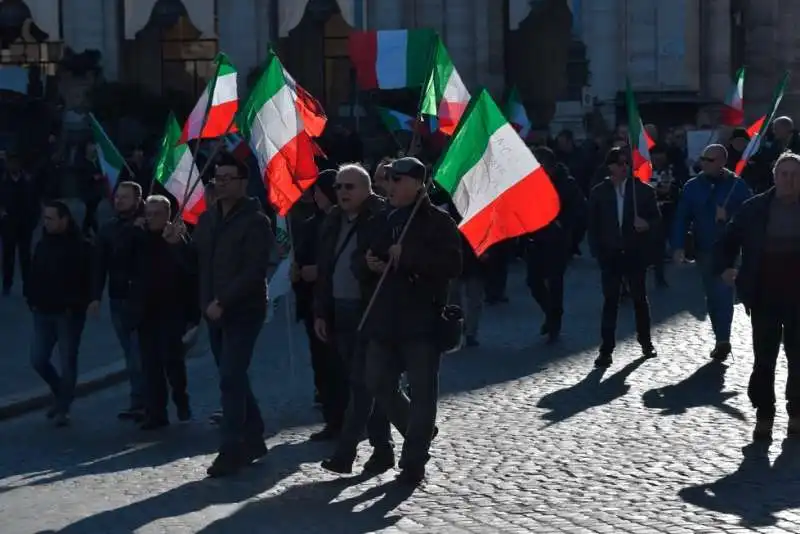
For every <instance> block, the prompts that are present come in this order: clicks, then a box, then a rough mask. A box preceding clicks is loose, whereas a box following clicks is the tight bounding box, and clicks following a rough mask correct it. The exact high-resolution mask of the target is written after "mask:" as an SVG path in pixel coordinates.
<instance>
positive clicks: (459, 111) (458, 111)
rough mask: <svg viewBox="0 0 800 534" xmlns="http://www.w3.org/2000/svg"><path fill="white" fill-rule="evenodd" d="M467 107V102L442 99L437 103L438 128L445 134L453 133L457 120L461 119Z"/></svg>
mask: <svg viewBox="0 0 800 534" xmlns="http://www.w3.org/2000/svg"><path fill="white" fill-rule="evenodd" d="M466 109H467V104H466V103H464V102H447V101H445V100H442V102H441V103H440V104H439V115H438V116H437V119H438V120H439V129H440V130H441V131H442V132H444V133H446V134H447V135H453V132H455V131H456V126H458V121H460V120H461V115H463V114H464V111H466Z"/></svg>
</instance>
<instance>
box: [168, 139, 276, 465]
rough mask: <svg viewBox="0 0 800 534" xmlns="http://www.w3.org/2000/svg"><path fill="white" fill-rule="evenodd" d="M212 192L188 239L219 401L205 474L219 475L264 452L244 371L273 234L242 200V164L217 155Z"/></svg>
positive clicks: (253, 204) (255, 206)
mask: <svg viewBox="0 0 800 534" xmlns="http://www.w3.org/2000/svg"><path fill="white" fill-rule="evenodd" d="M214 191H215V194H216V197H217V203H216V205H215V206H209V208H208V210H207V211H206V212H205V213H203V215H202V216H201V217H200V220H199V221H198V223H197V226H196V227H195V230H194V233H193V234H192V237H191V239H192V241H193V242H194V245H195V249H196V252H197V266H198V270H199V273H198V274H199V280H200V306H201V310H202V311H203V314H204V316H205V318H206V320H207V322H208V331H209V342H210V345H211V351H212V352H213V353H214V357H215V359H216V360H217V364H218V366H219V387H220V392H221V397H222V425H221V426H222V444H221V446H220V449H219V454H218V456H217V457H216V459H215V460H214V462H213V464H212V465H211V466H210V467H209V468H208V475H209V476H211V477H222V476H228V475H232V474H235V473H236V472H238V471H239V470H240V469H241V468H242V467H245V466H246V465H248V464H250V463H252V462H254V461H256V460H257V459H259V458H261V457H262V456H264V455H265V454H266V453H267V448H266V445H265V444H264V436H263V434H264V422H263V420H262V419H261V412H260V410H259V408H258V403H257V402H256V398H255V396H254V395H253V392H252V390H251V388H250V380H249V377H248V375H247V371H248V368H249V367H250V360H251V359H252V357H253V349H254V348H255V343H256V339H257V338H258V334H259V332H260V331H261V327H262V325H263V324H264V319H265V316H266V308H267V288H266V277H267V270H268V268H269V265H270V260H271V257H272V254H271V253H272V250H273V248H274V246H275V237H274V235H273V233H272V228H271V225H270V222H269V219H268V218H267V216H266V215H265V214H264V213H263V211H262V210H261V207H260V204H259V203H258V201H257V200H255V199H251V198H247V196H246V194H247V168H246V166H245V165H244V164H242V163H240V162H239V161H237V160H236V159H235V158H233V157H232V156H230V155H228V154H225V155H223V156H221V157H220V160H219V162H218V164H217V167H216V172H215V174H214ZM174 228H175V227H172V226H171V227H169V229H168V230H167V231H166V233H165V238H166V239H167V240H176V239H180V238H181V236H180V235H179V234H181V233H182V232H176V231H175V229H174Z"/></svg>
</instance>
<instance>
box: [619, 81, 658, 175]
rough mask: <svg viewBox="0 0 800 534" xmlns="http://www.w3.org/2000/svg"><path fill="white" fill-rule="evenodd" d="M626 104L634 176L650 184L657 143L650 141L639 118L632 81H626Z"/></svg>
mask: <svg viewBox="0 0 800 534" xmlns="http://www.w3.org/2000/svg"><path fill="white" fill-rule="evenodd" d="M625 85H626V87H625V104H626V107H627V109H628V135H629V136H630V137H629V142H630V146H631V154H632V156H633V161H632V162H631V165H632V170H633V175H634V176H635V177H636V178H638V179H639V180H641V181H642V182H644V183H650V178H651V177H652V176H653V164H652V163H651V160H650V149H651V148H652V147H653V145H655V142H654V141H653V140H652V139H650V136H649V135H647V132H646V131H645V130H644V124H642V119H641V117H639V108H638V107H637V106H636V99H635V98H634V96H633V89H631V82H630V80H626V84H625Z"/></svg>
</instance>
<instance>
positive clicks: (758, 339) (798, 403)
mask: <svg viewBox="0 0 800 534" xmlns="http://www.w3.org/2000/svg"><path fill="white" fill-rule="evenodd" d="M750 322H751V324H752V326H753V357H754V358H753V372H752V374H751V375H750V384H749V385H748V387H747V395H748V397H749V398H750V402H751V403H752V404H753V407H754V408H755V409H756V418H757V419H759V420H769V419H773V418H774V417H775V366H776V365H777V362H778V352H780V348H781V339H782V340H783V350H784V352H785V353H786V363H787V365H786V366H787V369H788V376H787V379H786V411H787V412H788V413H789V417H800V308H798V306H797V303H794V304H793V305H788V306H757V307H754V308H753V309H752V310H751V311H750Z"/></svg>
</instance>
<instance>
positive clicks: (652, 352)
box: [642, 343, 658, 360]
mask: <svg viewBox="0 0 800 534" xmlns="http://www.w3.org/2000/svg"><path fill="white" fill-rule="evenodd" d="M642 356H644V357H645V358H647V359H648V360H649V359H651V358H656V357H657V356H658V352H656V348H655V347H654V346H653V344H652V343H646V344H644V345H642Z"/></svg>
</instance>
